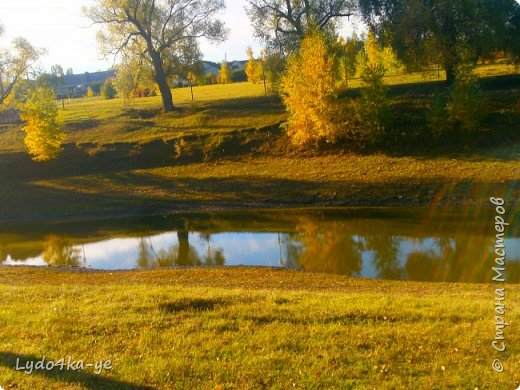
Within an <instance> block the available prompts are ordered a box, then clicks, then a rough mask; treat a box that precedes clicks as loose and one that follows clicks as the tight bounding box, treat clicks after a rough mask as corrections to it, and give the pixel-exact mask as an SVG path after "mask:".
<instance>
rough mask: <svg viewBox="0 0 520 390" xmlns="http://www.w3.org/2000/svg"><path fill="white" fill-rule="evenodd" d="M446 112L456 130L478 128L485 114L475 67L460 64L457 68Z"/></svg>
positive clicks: (482, 96)
mask: <svg viewBox="0 0 520 390" xmlns="http://www.w3.org/2000/svg"><path fill="white" fill-rule="evenodd" d="M455 77H456V78H455V83H454V85H453V87H452V90H451V93H450V96H449V98H448V103H447V104H446V112H447V115H448V121H449V123H450V126H451V127H452V128H453V129H454V130H458V129H460V130H464V131H472V130H477V128H478V127H479V125H480V123H481V121H482V118H483V115H484V95H483V93H482V91H481V90H480V87H479V84H478V78H477V76H476V75H475V73H474V72H473V68H472V67H470V66H467V65H460V66H459V67H458V69H457V70H456V76H455Z"/></svg>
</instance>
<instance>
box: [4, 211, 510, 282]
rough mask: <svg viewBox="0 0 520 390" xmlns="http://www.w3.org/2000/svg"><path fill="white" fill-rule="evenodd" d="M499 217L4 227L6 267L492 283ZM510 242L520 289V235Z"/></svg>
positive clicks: (184, 217)
mask: <svg viewBox="0 0 520 390" xmlns="http://www.w3.org/2000/svg"><path fill="white" fill-rule="evenodd" d="M493 211H494V210H493V209H492V208H491V207H490V208H489V210H488V209H486V210H476V209H474V210H453V209H451V210H450V209H431V208H430V209H427V208H412V209H409V208H407V209H404V208H341V209H295V210H269V211H265V210H264V211H240V212H238V211H237V212H198V213H189V214H177V215H169V216H159V217H147V218H127V219H117V220H106V221H82V222H75V223H31V224H29V223H19V224H9V225H6V224H3V225H2V226H1V227H0V264H3V265H41V266H47V265H51V266H73V267H87V268H94V269H105V270H117V269H140V268H153V267H171V266H215V265H217V266H238V265H246V266H271V267H286V268H294V269H301V270H304V271H309V272H323V273H334V274H342V275H350V276H355V277H367V278H384V279H402V280H426V281H447V282H448V281H449V282H485V283H488V282H491V278H492V276H493V271H492V267H493V264H494V256H493V250H494V245H495V240H496V237H495V235H494V234H495V232H494V230H493V225H492V222H493V218H494V215H493V214H491V213H492V212H493ZM512 222H513V223H512V225H511V227H510V228H509V230H508V231H507V238H506V240H505V245H506V251H507V265H506V277H507V281H508V282H511V283H518V282H519V281H520V231H519V229H518V228H517V227H518V226H519V224H518V223H517V222H518V221H512Z"/></svg>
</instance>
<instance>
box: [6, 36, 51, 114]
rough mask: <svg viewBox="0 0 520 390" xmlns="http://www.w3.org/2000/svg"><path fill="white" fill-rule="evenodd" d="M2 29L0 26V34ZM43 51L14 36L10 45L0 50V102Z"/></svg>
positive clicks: (7, 95)
mask: <svg viewBox="0 0 520 390" xmlns="http://www.w3.org/2000/svg"><path fill="white" fill-rule="evenodd" d="M1 33H2V29H1V28H0V35H1ZM42 53H43V51H41V50H39V49H36V48H35V47H33V46H32V45H31V44H30V43H29V41H27V40H26V39H24V38H16V39H15V40H14V41H13V43H12V47H11V48H9V49H7V50H0V104H3V103H4V102H5V100H6V99H7V98H8V97H9V95H11V94H12V93H13V91H14V90H15V88H16V87H17V86H18V84H20V83H21V82H22V80H23V79H24V78H26V77H27V73H28V72H29V71H30V70H31V66H32V65H33V63H34V62H35V61H36V60H37V59H38V58H39V57H40V55H41V54H42Z"/></svg>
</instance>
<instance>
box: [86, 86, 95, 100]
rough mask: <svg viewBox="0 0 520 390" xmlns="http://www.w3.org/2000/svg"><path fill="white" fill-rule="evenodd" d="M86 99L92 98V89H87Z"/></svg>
mask: <svg viewBox="0 0 520 390" xmlns="http://www.w3.org/2000/svg"><path fill="white" fill-rule="evenodd" d="M87 97H89V98H91V97H94V90H93V89H92V87H88V88H87Z"/></svg>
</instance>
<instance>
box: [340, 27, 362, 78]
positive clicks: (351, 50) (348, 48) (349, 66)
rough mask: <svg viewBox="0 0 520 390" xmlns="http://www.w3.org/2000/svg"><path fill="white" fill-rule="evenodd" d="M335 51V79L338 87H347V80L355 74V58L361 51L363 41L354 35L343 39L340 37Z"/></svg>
mask: <svg viewBox="0 0 520 390" xmlns="http://www.w3.org/2000/svg"><path fill="white" fill-rule="evenodd" d="M335 49H336V53H335V54H336V78H337V79H338V81H339V82H340V85H342V86H344V87H348V82H349V79H351V78H353V77H354V75H355V74H356V67H357V56H358V53H359V52H360V51H362V50H363V41H361V40H360V39H358V37H357V35H356V34H353V35H352V36H351V37H349V38H347V39H344V38H343V37H340V38H339V40H338V42H337V44H336V45H335Z"/></svg>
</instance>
